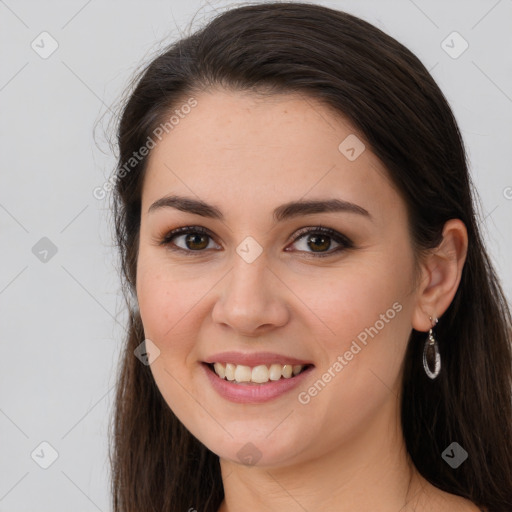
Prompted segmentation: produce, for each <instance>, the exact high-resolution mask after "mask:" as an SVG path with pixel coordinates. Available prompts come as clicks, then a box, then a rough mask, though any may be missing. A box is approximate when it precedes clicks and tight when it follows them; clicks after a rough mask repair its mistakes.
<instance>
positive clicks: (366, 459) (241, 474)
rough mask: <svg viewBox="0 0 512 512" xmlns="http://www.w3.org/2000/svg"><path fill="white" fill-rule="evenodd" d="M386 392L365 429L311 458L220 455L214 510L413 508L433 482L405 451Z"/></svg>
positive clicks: (391, 510) (393, 510) (393, 404)
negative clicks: (277, 460) (268, 461)
mask: <svg viewBox="0 0 512 512" xmlns="http://www.w3.org/2000/svg"><path fill="white" fill-rule="evenodd" d="M390 395H391V397H392V400H390V401H389V402H388V404H387V406H385V407H383V408H382V409H381V410H380V411H379V413H378V414H377V415H376V416H375V417H374V418H373V420H372V422H371V423H370V424H366V425H365V429H364V430H361V431H360V432H357V433H356V434H354V435H353V436H352V437H351V439H349V440H345V441H344V442H343V443H340V445H339V446H337V447H334V449H333V447H329V449H327V450H325V451H323V450H322V451H319V452H318V455H317V456H316V457H313V458H312V457H309V458H307V459H305V458H304V459H302V460H297V462H296V463H293V464H289V465H286V466H282V465H280V466H267V467H258V466H252V467H248V466H243V465H240V464H237V463H234V462H232V461H230V460H224V459H221V461H220V465H221V471H222V479H223V484H224V495H225V499H224V501H223V503H222V505H221V507H220V509H219V512H236V511H239V510H254V511H267V510H268V511H270V510H279V511H282V512H286V511H292V510H293V511H295V510H297V511H299V510H307V511H308V512H317V511H318V512H320V511H325V510H337V511H340V512H345V511H347V512H348V511H350V512H353V511H354V510H379V511H380V512H388V511H389V512H396V511H397V510H402V511H405V510H413V508H414V506H417V505H418V503H419V502H420V500H423V499H424V497H425V496H424V495H425V490H426V489H428V488H431V487H432V486H431V485H430V484H429V483H428V482H427V481H426V480H425V479H423V477H421V475H419V473H418V472H417V471H416V469H415V468H414V466H413V464H412V462H411V460H410V458H409V457H408V455H407V451H406V449H405V442H404V439H403V434H402V430H401V427H400V425H401V423H400V418H399V415H398V410H399V407H398V403H397V400H396V397H395V395H393V394H392V393H390ZM303 453H304V452H303ZM418 510H421V508H418Z"/></svg>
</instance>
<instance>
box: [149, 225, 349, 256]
mask: <svg viewBox="0 0 512 512" xmlns="http://www.w3.org/2000/svg"><path fill="white" fill-rule="evenodd" d="M183 234H201V235H207V236H209V237H210V238H211V239H213V236H212V235H211V233H210V231H209V230H207V229H206V228H203V227H201V226H183V227H181V228H177V229H173V230H172V231H170V232H169V233H167V234H166V235H165V236H164V237H163V238H162V239H161V240H160V241H159V242H158V245H165V246H168V249H170V250H171V251H176V252H181V253H184V254H186V255H187V256H194V255H195V254H198V253H202V252H205V249H202V250H196V251H194V250H190V249H183V248H182V247H177V246H176V245H175V244H173V243H172V242H171V240H172V239H173V238H175V237H176V236H177V235H183ZM310 234H314V235H318V234H321V235H327V236H329V238H332V239H333V240H334V241H335V242H336V243H339V244H340V246H339V247H337V248H335V249H334V250H330V251H328V252H324V253H319V252H316V253H315V252H308V251H299V252H306V254H310V255H312V257H314V258H316V257H318V258H325V257H327V256H332V255H333V254H335V253H338V252H340V251H343V250H346V249H351V248H353V247H354V244H353V242H352V241H351V240H350V239H349V238H347V237H346V236H345V235H342V234H341V233H338V232H337V231H335V230H334V229H331V228H327V227H324V226H316V227H314V228H302V229H300V230H299V231H298V232H297V236H296V237H295V238H294V240H293V241H292V244H294V243H296V242H297V241H298V240H300V239H301V238H303V237H305V236H306V235H310Z"/></svg>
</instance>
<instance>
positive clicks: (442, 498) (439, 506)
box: [422, 486, 488, 512]
mask: <svg viewBox="0 0 512 512" xmlns="http://www.w3.org/2000/svg"><path fill="white" fill-rule="evenodd" d="M429 491H430V492H428V493H427V494H426V496H425V498H426V499H425V500H424V502H423V506H424V508H423V509H422V510H425V512H488V510H487V509H485V508H483V509H482V508H480V507H478V506H477V505H475V504H474V503H473V502H472V501H470V500H468V499H466V498H463V497H462V496H458V495H457V494H451V493H449V492H445V491H442V490H441V489H439V488H437V487H434V486H432V487H431V488H430V490H429Z"/></svg>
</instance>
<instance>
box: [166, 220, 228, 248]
mask: <svg viewBox="0 0 512 512" xmlns="http://www.w3.org/2000/svg"><path fill="white" fill-rule="evenodd" d="M210 242H213V239H212V236H211V235H210V234H209V232H208V231H207V230H206V229H205V228H202V227H200V226H185V227H181V228H178V229H174V230H172V231H171V232H169V233H167V235H166V236H165V237H164V238H163V239H162V240H161V241H160V245H165V246H168V248H169V249H171V250H173V251H181V252H183V253H185V254H193V253H194V252H196V253H198V252H205V249H207V248H208V247H209V245H210ZM214 247H215V248H220V246H218V245H217V244H214Z"/></svg>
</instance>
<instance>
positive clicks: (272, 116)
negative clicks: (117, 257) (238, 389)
mask: <svg viewBox="0 0 512 512" xmlns="http://www.w3.org/2000/svg"><path fill="white" fill-rule="evenodd" d="M195 98H196V99H197V106H196V107H195V108H194V109H193V110H192V111H191V113H190V114H188V115H187V116H186V117H184V118H183V119H181V120H180V122H179V124H178V125H177V126H175V127H174V129H173V130H172V131H170V132H169V133H168V134H166V135H164V137H163V138H162V141H161V142H159V143H158V144H157V146H156V147H155V148H154V149H153V150H152V154H151V156H150V160H149V165H148V169H147V174H146V177H145V182H144V187H143V194H142V217H141V230H140V244H139V257H138V264H137V295H138V300H139V308H140V312H141V317H142V321H143V324H144V331H145V336H146V338H148V339H150V340H152V341H153V342H154V343H155V345H157V346H158V348H159V350H160V355H159V357H158V358H157V359H156V360H155V361H154V362H153V363H152V364H151V371H152V373H153V376H154V378H155V381H156V383H157V385H158V387H159V389H160V390H161V392H162V395H163V396H164V398H165V400H166V402H167V403H168V405H169V407H170V408H171V409H172V410H173V411H174V413H175V414H176V415H177V416H178V418H179V419H180V420H181V421H182V422H183V424H184V425H185V426H186V427H187V428H188V429H189V430H190V432H191V433H192V434H193V435H194V436H196V437H197V438H198V439H199V440H200V441H201V442H202V443H203V444H205V445H206V446H207V447H208V448H209V449H210V450H212V451H213V452H215V453H216V454H218V455H219V457H220V461H221V469H222V476H223V484H224V491H225V500H224V501H223V503H222V505H221V507H220V509H219V511H220V512H237V511H240V510H254V511H261V512H263V511H279V512H287V511H290V512H292V511H303V510H307V511H308V512H317V511H331V510H332V511H337V512H338V511H351V512H353V511H367V510H368V511H370V510H372V511H375V510H379V512H397V511H401V512H405V511H412V510H415V511H417V512H427V511H432V512H433V511H436V512H439V511H446V512H454V511H461V512H466V511H467V512H476V511H478V508H477V507H476V506H475V505H474V504H472V503H471V502H469V501H468V500H465V499H463V498H460V497H458V496H455V495H452V494H448V493H445V492H443V491H441V490H439V489H437V488H436V487H434V486H432V485H431V484H429V483H428V482H427V481H426V480H425V479H424V478H422V477H421V475H419V473H418V472H417V471H416V470H415V468H414V466H412V464H411V462H410V459H409V457H408V454H407V452H406V449H405V444H404V439H403V434H402V431H401V428H400V407H399V406H400V382H401V363H402V360H403V357H404V354H405V350H406V347H407V341H408V338H409V335H410V333H411V330H412V328H415V329H416V330H418V331H424V332H427V331H428V329H429V328H430V326H431V320H430V317H432V318H436V317H441V316H442V315H443V313H444V312H445V311H446V309H447V308H448V306H449V305H450V303H451V301H452V299H453V297H454V295H455V292H456V290H457V287H458V285H459V282H460V276H461V272H462V266H463V263H464V259H465V256H466V250H467V234H466V230H465V227H464V224H463V223H462V222H461V221H459V220H455V219H453V220H450V221H449V222H447V223H446V225H445V228H444V232H443V234H444V239H443V242H442V243H441V244H440V246H439V247H438V248H437V249H436V250H435V251H433V252H432V254H430V255H429V256H428V257H427V258H425V259H424V260H422V261H421V262H420V266H419V274H416V273H415V267H414V262H415V255H414V253H413V248H412V244H411V240H410V237H409V233H408V224H407V215H406V208H405V203H404V201H403V199H402V198H401V196H400V195H399V194H398V192H397V191H396V189H395V188H394V187H393V185H392V184H391V182H390V180H389V179H388V177H387V174H386V169H385V168H384V167H383V165H382V164H381V162H380V161H379V160H378V159H377V158H376V157H375V155H374V154H372V153H371V151H370V149H369V147H366V149H365V150H364V151H363V152H362V153H361V154H360V155H359V156H358V157H357V158H356V159H354V160H352V161H351V160H350V159H349V158H347V156H346V154H343V153H342V152H341V151H340V150H339V149H338V146H339V145H340V143H341V142H342V141H343V140H345V139H346V137H347V136H348V135H351V134H356V135H357V133H356V131H355V129H354V128H353V127H352V126H351V125H350V124H349V123H348V122H347V121H346V120H344V119H343V118H341V117H340V116H337V115H335V114H334V113H333V112H332V111H331V110H329V109H327V108H326V107H324V106H322V105H321V104H320V103H318V102H317V101H315V100H314V99H312V98H304V97H302V96H298V95H294V96H292V95H286V96H273V97H272V98H266V99H265V100H261V99H258V98H257V97H256V96H254V95H253V94H251V93H239V92H227V91H224V90H215V91H210V92H208V93H206V92H204V93H201V94H200V95H197V96H195ZM360 140H361V141H362V137H360ZM169 195H178V196H186V197H189V198H191V199H195V200H198V199H199V200H202V201H204V202H206V203H208V204H211V205H215V206H216V207H217V208H218V209H219V210H220V211H221V212H222V214H223V216H224V218H223V219H222V220H220V219H215V218H209V217H204V216H201V215H199V214H198V213H191V212H188V211H187V212H185V211H180V210H178V209H175V208H172V207H163V208H154V209H152V210H151V211H149V212H148V210H149V209H150V206H151V205H152V204H153V203H154V202H155V201H157V200H159V199H161V198H162V197H165V196H169ZM331 198H337V199H340V200H343V201H348V202H350V203H353V204H355V205H358V207H359V208H360V209H365V210H366V211H367V212H368V213H369V215H364V214H361V213H357V212H355V211H353V209H352V211H336V212H333V211H331V212H322V213H312V214H308V215H304V214H302V215H299V216H297V217H293V218H287V219H285V220H281V221H279V222H275V221H274V219H273V217H272V212H273V210H274V208H276V207H278V206H280V205H282V204H284V203H287V202H290V201H297V200H319V199H331ZM183 226H192V227H194V226H201V227H204V228H206V229H207V230H208V233H209V234H208V235H203V238H201V234H197V232H194V230H193V229H191V230H190V232H191V233H192V235H189V238H188V239H187V235H186V234H183V233H180V234H177V235H176V236H175V237H174V238H173V239H172V243H171V242H169V240H168V244H167V245H162V244H160V243H159V242H161V241H162V239H163V238H164V237H165V235H167V234H168V233H169V232H170V231H171V230H173V229H175V228H178V227H183ZM318 226H325V227H328V228H331V229H333V230H335V231H336V232H337V233H340V234H342V235H343V236H345V237H348V239H349V240H350V241H351V242H352V246H351V247H350V246H349V245H345V246H344V244H343V242H337V241H336V240H335V239H334V238H329V237H327V239H325V238H324V239H321V237H319V235H318V234H316V235H314V234H309V235H308V234H306V235H303V234H301V235H300V237H299V236H298V235H297V232H298V230H299V229H301V228H306V227H311V228H312V231H314V230H313V228H315V227H318ZM193 233H196V235H195V237H196V238H195V239H194V236H193ZM248 236H250V237H252V239H254V240H255V241H256V242H257V244H258V245H259V247H260V248H261V250H262V252H261V254H260V255H259V256H258V257H257V258H256V259H254V261H252V262H250V263H248V262H247V260H245V259H244V258H242V257H241V256H240V254H239V253H237V251H236V249H237V247H239V246H240V244H241V243H242V242H243V241H244V240H246V237H248ZM324 236H325V235H324ZM190 239H192V243H191V240H190ZM194 240H196V241H195V242H194ZM308 241H309V242H310V244H308ZM329 241H330V243H329ZM203 242H204V243H203ZM201 243H202V244H203V245H201ZM172 244H174V245H172ZM198 244H199V248H198ZM172 247H174V248H175V249H176V248H177V247H178V248H181V249H182V252H180V251H178V250H172ZM252 247H253V246H252ZM338 247H342V250H339V251H335V249H336V248H338ZM251 250H254V247H253V248H252V249H251ZM319 253H320V254H321V253H328V255H327V256H326V257H322V256H318V254H319ZM393 305H395V307H394V308H393ZM391 317H392V318H391ZM379 320H380V322H379V323H378V321H379ZM370 326H374V327H375V326H377V328H376V330H377V331H378V332H377V334H374V335H373V336H372V337H368V339H367V343H366V344H365V345H361V350H360V351H359V352H357V354H356V355H354V356H353V357H350V360H349V359H348V357H347V359H344V361H346V363H347V364H345V365H344V366H343V368H342V370H341V371H337V372H334V371H333V365H334V363H335V362H336V361H337V358H338V356H340V355H342V356H343V355H344V354H346V353H347V351H348V350H349V348H350V347H351V344H352V342H353V341H354V340H356V339H358V338H357V337H358V335H361V333H362V332H365V329H367V328H369V327H370ZM230 350H234V351H240V352H244V353H246V352H250V353H255V352H262V351H270V352H275V353H279V354H283V355H287V356H291V357H295V358H298V359H302V360H307V361H311V362H312V364H314V368H313V370H312V371H311V372H310V374H309V375H308V377H307V380H306V381H305V383H304V384H303V385H301V386H300V389H293V390H291V391H289V392H286V393H284V394H283V395H281V396H279V397H276V398H274V399H272V400H270V401H267V402H264V403H260V404H250V403H233V402H231V401H229V400H227V399H226V398H225V397H223V396H221V395H219V394H218V393H217V391H216V390H215V389H213V387H212V386H211V384H210V382H209V380H208V378H207V377H206V376H205V371H204V367H203V366H202V365H201V362H202V361H205V360H206V359H207V358H208V357H209V356H211V355H212V354H214V353H217V352H221V351H230ZM329 369H330V375H331V378H330V379H329V382H328V384H327V385H325V387H324V388H323V389H322V390H321V391H320V392H318V393H317V394H315V395H311V394H308V389H309V388H310V387H311V386H312V385H313V384H314V383H315V382H316V381H318V379H320V378H322V376H323V375H324V374H325V373H326V372H329ZM300 392H302V393H303V395H301V396H302V398H303V400H302V401H301V400H299V393H300ZM308 396H309V400H307V397H308ZM248 443H251V444H250V446H254V447H256V450H257V451H255V452H254V453H255V454H257V457H256V458H257V459H258V460H257V461H256V463H255V464H254V463H252V464H251V465H247V464H244V463H242V460H241V458H240V457H239V456H238V455H237V454H238V452H239V450H240V449H241V448H242V447H244V446H246V445H247V444H248ZM251 449H252V448H251ZM440 455H441V454H440ZM409 484H410V485H409Z"/></svg>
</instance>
